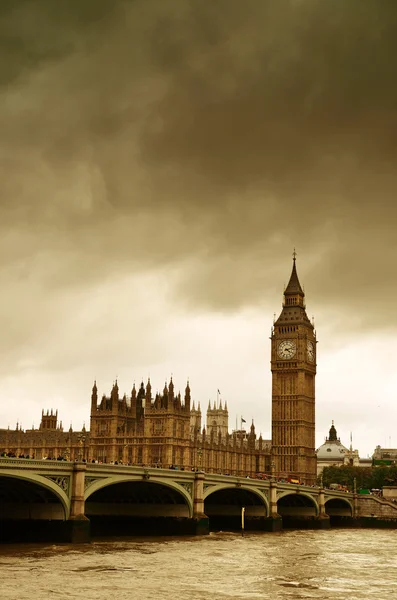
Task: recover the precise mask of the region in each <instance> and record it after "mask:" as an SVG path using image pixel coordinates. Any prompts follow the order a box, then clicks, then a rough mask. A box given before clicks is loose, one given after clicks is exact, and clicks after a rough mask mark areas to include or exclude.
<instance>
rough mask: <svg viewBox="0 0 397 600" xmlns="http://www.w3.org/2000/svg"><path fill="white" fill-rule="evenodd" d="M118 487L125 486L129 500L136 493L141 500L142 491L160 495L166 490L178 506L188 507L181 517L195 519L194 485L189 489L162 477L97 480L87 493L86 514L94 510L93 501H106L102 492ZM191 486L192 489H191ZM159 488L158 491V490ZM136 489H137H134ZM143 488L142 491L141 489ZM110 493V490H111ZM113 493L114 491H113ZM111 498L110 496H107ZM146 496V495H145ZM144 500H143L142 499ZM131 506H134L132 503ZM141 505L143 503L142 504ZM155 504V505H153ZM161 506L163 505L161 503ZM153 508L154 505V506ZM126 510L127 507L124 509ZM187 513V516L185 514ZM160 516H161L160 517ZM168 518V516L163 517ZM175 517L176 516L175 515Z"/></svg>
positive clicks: (132, 476)
mask: <svg viewBox="0 0 397 600" xmlns="http://www.w3.org/2000/svg"><path fill="white" fill-rule="evenodd" d="M118 485H121V486H123V490H124V492H128V494H129V498H130V499H132V500H133V499H134V492H135V493H136V495H135V498H136V499H137V500H139V493H140V491H141V490H142V491H145V490H148V489H150V490H152V491H153V492H155V491H157V492H158V493H160V492H161V491H162V490H163V494H164V488H165V489H168V490H169V491H170V492H171V496H169V497H170V499H171V500H174V502H175V501H176V502H177V503H178V504H182V505H184V506H185V507H186V510H185V511H183V510H182V511H180V512H181V513H182V514H181V516H184V517H187V518H192V517H193V483H191V484H188V485H187V487H186V488H185V487H183V486H182V485H180V484H178V483H176V482H174V481H172V480H170V479H162V478H160V477H152V476H150V477H149V478H147V479H145V478H143V477H142V476H139V475H135V476H134V475H128V476H125V475H114V476H111V477H104V478H101V479H97V480H96V481H94V482H93V483H92V484H91V485H89V486H88V487H87V489H86V491H85V494H84V498H85V502H86V514H88V515H89V512H90V509H92V508H93V507H92V504H93V501H94V500H95V499H96V498H95V496H97V498H102V499H106V498H105V496H104V494H99V493H100V492H101V490H105V488H111V487H113V486H115V487H114V489H116V487H117V486H118ZM189 486H190V487H189ZM156 487H157V490H156ZM134 488H135V489H134ZM139 488H141V490H140V489H139ZM109 491H110V490H109ZM112 491H113V490H112ZM106 495H107V496H108V497H109V498H110V496H111V493H110V494H106ZM143 495H144V494H143ZM140 499H142V498H140ZM178 500H183V502H178ZM131 504H134V503H133V502H131ZM140 504H141V505H142V504H143V503H140ZM153 504H155V503H153ZM159 504H161V503H159ZM152 506H153V505H152ZM124 508H126V507H124ZM184 513H186V514H184ZM159 516H160V515H159ZM163 516H167V515H163ZM174 516H175V515H174Z"/></svg>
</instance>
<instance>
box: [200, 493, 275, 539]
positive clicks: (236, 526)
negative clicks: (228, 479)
mask: <svg viewBox="0 0 397 600" xmlns="http://www.w3.org/2000/svg"><path fill="white" fill-rule="evenodd" d="M242 508H244V509H245V511H244V515H245V518H244V521H245V528H246V529H249V530H262V529H264V528H265V520H266V517H268V516H269V502H268V499H267V498H266V497H265V495H264V494H263V493H262V492H261V491H260V490H258V489H257V488H254V487H252V486H248V485H244V484H240V485H236V484H233V483H230V484H229V483H225V484H216V485H210V486H209V487H207V488H206V489H205V491H204V513H205V514H206V515H207V517H208V518H209V527H210V529H211V530H216V531H219V530H224V531H225V530H226V531H228V530H229V531H230V530H232V531H235V530H240V529H241V527H242Z"/></svg>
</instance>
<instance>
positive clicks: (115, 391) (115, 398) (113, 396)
mask: <svg viewBox="0 0 397 600" xmlns="http://www.w3.org/2000/svg"><path fill="white" fill-rule="evenodd" d="M110 401H111V405H112V410H113V411H114V410H116V411H117V410H118V404H119V386H118V385H117V379H116V381H115V382H114V384H113V387H112V391H111V392H110Z"/></svg>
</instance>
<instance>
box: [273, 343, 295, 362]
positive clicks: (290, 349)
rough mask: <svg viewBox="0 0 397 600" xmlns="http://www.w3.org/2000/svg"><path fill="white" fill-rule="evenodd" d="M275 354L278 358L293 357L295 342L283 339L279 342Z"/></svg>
mask: <svg viewBox="0 0 397 600" xmlns="http://www.w3.org/2000/svg"><path fill="white" fill-rule="evenodd" d="M277 354H278V355H279V357H280V358H284V359H286V358H293V357H294V356H295V354H296V344H295V342H293V341H292V340H283V341H282V342H280V343H279V345H278V348H277Z"/></svg>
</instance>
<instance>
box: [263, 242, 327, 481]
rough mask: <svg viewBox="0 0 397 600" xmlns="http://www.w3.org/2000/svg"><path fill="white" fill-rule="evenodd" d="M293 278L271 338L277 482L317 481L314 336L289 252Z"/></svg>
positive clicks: (274, 457) (273, 446)
mask: <svg viewBox="0 0 397 600" xmlns="http://www.w3.org/2000/svg"><path fill="white" fill-rule="evenodd" d="M293 256H294V259H293V266H292V273H291V277H290V280H289V282H288V285H287V287H286V288H285V291H284V302H283V307H282V311H281V314H280V316H279V317H278V319H277V320H276V321H275V323H274V326H273V329H272V336H271V346H272V347H271V370H272V462H273V465H274V467H273V468H274V470H275V474H276V475H277V476H278V477H291V476H292V477H293V476H295V477H296V478H298V477H299V479H300V480H301V481H302V482H304V483H306V484H307V485H312V484H313V483H315V480H316V454H315V378H316V333H315V330H314V326H313V325H312V323H311V322H310V320H309V319H308V317H307V314H306V307H305V293H304V291H303V289H302V287H301V285H300V283H299V279H298V274H297V271H296V254H295V252H294V255H293Z"/></svg>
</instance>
